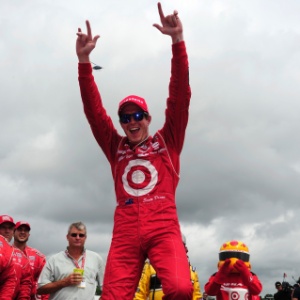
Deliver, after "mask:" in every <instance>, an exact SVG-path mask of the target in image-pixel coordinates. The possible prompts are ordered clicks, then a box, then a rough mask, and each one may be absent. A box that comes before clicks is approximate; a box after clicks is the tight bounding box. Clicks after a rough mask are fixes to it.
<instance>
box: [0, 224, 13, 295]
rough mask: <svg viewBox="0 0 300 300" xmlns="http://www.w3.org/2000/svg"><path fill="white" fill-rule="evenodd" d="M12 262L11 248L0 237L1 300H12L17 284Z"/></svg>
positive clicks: (2, 237) (0, 236)
mask: <svg viewBox="0 0 300 300" xmlns="http://www.w3.org/2000/svg"><path fill="white" fill-rule="evenodd" d="M0 227H1V225H0ZM12 260H13V247H12V246H11V245H9V244H8V242H7V241H6V239H5V238H4V236H2V235H0V296H1V299H3V300H11V299H12V297H13V295H14V292H15V288H16V284H17V277H16V272H15V269H14V265H13V261H12Z"/></svg>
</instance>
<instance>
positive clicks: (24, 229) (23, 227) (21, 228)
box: [14, 221, 30, 244]
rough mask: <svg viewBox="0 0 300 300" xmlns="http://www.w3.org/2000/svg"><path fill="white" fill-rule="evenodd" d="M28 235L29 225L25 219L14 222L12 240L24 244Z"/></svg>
mask: <svg viewBox="0 0 300 300" xmlns="http://www.w3.org/2000/svg"><path fill="white" fill-rule="evenodd" d="M29 236H30V225H29V223H27V222H25V221H19V222H17V223H16V226H15V229H14V242H17V243H19V244H26V243H27V241H28V239H29Z"/></svg>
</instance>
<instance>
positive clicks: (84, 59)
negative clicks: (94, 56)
mask: <svg viewBox="0 0 300 300" xmlns="http://www.w3.org/2000/svg"><path fill="white" fill-rule="evenodd" d="M78 62H80V63H89V62H90V58H89V57H88V56H78Z"/></svg>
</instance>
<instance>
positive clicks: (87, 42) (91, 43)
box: [76, 21, 100, 63]
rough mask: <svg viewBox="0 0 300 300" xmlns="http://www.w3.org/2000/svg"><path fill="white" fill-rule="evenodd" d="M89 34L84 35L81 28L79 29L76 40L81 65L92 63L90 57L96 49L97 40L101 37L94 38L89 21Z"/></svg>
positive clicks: (87, 28)
mask: <svg viewBox="0 0 300 300" xmlns="http://www.w3.org/2000/svg"><path fill="white" fill-rule="evenodd" d="M86 30H87V33H86V34H85V33H82V32H81V28H78V32H77V36H78V37H77V40H76V53H77V56H78V60H79V62H80V63H87V62H90V59H89V55H90V53H91V52H92V50H93V49H94V48H95V47H96V43H97V40H98V39H99V37H100V35H95V36H94V37H93V36H92V29H91V25H90V22H89V21H86Z"/></svg>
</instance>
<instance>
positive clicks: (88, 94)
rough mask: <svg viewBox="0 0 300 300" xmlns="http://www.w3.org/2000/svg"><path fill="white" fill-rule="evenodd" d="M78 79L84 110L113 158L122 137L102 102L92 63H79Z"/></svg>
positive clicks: (93, 130) (97, 135)
mask: <svg viewBox="0 0 300 300" xmlns="http://www.w3.org/2000/svg"><path fill="white" fill-rule="evenodd" d="M78 74H79V75H78V80H79V86H80V92H81V98H82V103H83V107H84V112H85V115H86V118H87V119H88V122H89V124H90V127H91V130H92V132H93V135H94V137H95V139H96V141H97V143H98V144H99V146H100V147H101V149H102V151H103V152H104V154H105V156H106V157H107V159H108V161H112V160H113V157H112V156H113V155H114V154H115V153H116V151H117V148H118V145H119V142H120V141H121V139H122V137H121V136H120V135H119V134H118V133H117V130H116V129H115V127H114V125H113V122H112V120H111V118H110V117H109V116H108V115H107V113H106V110H105V108H104V107H103V104H102V99H101V95H100V92H99V90H98V87H97V85H96V83H95V80H94V77H93V75H92V67H91V64H90V63H78Z"/></svg>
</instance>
